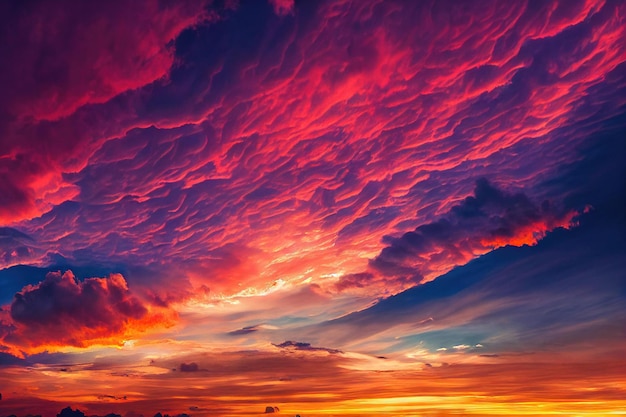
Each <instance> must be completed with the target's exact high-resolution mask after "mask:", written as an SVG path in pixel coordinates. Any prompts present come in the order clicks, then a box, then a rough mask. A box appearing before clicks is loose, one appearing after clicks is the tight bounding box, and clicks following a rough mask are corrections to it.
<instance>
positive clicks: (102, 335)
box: [2, 271, 176, 355]
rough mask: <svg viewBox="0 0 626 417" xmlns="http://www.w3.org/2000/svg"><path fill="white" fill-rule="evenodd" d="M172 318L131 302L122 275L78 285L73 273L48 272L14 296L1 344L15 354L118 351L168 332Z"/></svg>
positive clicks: (160, 310)
mask: <svg viewBox="0 0 626 417" xmlns="http://www.w3.org/2000/svg"><path fill="white" fill-rule="evenodd" d="M175 318H176V314H175V313H174V312H172V311H169V310H166V309H164V308H159V307H156V306H154V305H148V304H146V303H143V302H142V301H141V300H139V299H138V298H137V297H136V296H134V295H133V294H132V293H131V292H130V290H129V289H128V286H127V284H126V280H125V279H124V277H123V276H122V275H120V274H111V275H109V276H108V277H106V278H87V279H85V280H84V281H78V280H77V279H76V277H74V274H73V273H72V272H71V271H66V272H65V273H63V274H61V272H50V273H48V275H47V276H46V279H45V280H44V281H42V282H40V283H39V284H36V285H28V286H26V287H24V289H23V290H22V291H20V292H19V293H17V294H15V297H14V300H13V302H12V303H11V305H10V309H9V317H8V320H7V318H5V320H6V321H7V323H4V324H3V326H2V328H3V329H4V332H3V333H4V334H3V337H2V342H3V343H4V344H5V345H6V346H7V347H8V349H9V350H10V352H12V353H13V354H17V355H20V352H25V353H29V354H30V353H36V352H42V351H46V350H48V351H55V350H62V349H63V348H64V347H79V348H84V347H88V346H92V345H117V346H120V345H122V344H123V343H124V341H125V340H126V339H128V338H132V337H133V336H136V335H138V334H140V333H142V332H144V331H146V330H148V329H151V328H155V327H164V326H165V327H167V326H171V325H172V324H173V323H174V320H175Z"/></svg>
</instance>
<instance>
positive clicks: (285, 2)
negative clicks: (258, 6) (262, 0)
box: [269, 0, 294, 16]
mask: <svg viewBox="0 0 626 417" xmlns="http://www.w3.org/2000/svg"><path fill="white" fill-rule="evenodd" d="M269 2H270V4H271V5H272V7H273V8H274V13H276V14H277V15H279V16H285V15H288V14H291V13H293V10H294V0H269Z"/></svg>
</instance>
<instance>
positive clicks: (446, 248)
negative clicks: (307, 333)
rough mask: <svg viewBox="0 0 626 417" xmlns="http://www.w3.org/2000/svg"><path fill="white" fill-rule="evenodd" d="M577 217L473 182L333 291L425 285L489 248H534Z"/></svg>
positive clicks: (485, 183) (482, 182) (389, 239)
mask: <svg viewBox="0 0 626 417" xmlns="http://www.w3.org/2000/svg"><path fill="white" fill-rule="evenodd" d="M577 214H578V213H577V212H575V211H572V210H564V209H561V208H558V207H556V206H555V205H554V204H552V203H550V202H549V201H547V200H546V201H543V202H542V203H541V204H538V203H535V202H534V201H532V200H531V199H530V198H529V197H528V196H526V195H525V194H523V193H521V192H518V193H509V192H506V191H503V190H501V189H499V188H496V187H495V186H493V185H492V184H491V183H489V181H488V180H486V179H484V178H482V179H479V180H478V181H477V182H476V187H475V189H474V195H472V196H469V197H466V198H465V199H464V200H462V201H461V202H460V203H458V204H456V205H454V206H452V208H451V209H450V210H449V211H448V212H447V213H446V214H444V215H443V216H442V217H441V218H439V219H438V220H437V221H434V222H432V223H427V224H423V225H420V226H418V227H417V228H416V229H415V230H413V231H411V232H407V233H404V234H403V235H401V236H400V237H393V236H385V237H384V238H383V242H384V243H385V244H387V246H385V247H384V248H383V249H382V251H381V252H380V254H379V255H378V256H376V257H375V258H374V259H372V260H371V261H370V263H369V266H370V268H371V271H370V272H363V273H359V274H349V275H346V276H344V277H342V279H341V280H340V281H339V282H338V283H337V284H336V288H337V289H338V290H340V291H341V290H345V289H349V288H367V287H369V286H372V285H376V286H379V285H385V286H395V287H400V288H402V287H405V288H406V287H408V286H410V285H414V284H417V283H420V282H425V281H430V280H432V279H434V278H435V277H437V276H439V275H441V274H442V273H444V272H447V271H448V270H450V269H451V267H453V266H455V265H462V264H464V263H466V262H467V261H469V260H471V259H473V258H475V257H477V256H479V255H482V254H485V253H487V252H489V251H491V250H493V249H496V248H499V247H502V246H507V245H512V246H522V245H534V244H536V243H537V242H538V241H539V240H540V239H541V238H543V237H544V236H545V235H546V233H547V232H549V231H551V230H554V229H555V228H557V227H565V228H568V227H570V226H572V225H573V224H574V223H573V218H574V217H575V216H576V215H577Z"/></svg>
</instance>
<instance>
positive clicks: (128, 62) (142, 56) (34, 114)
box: [0, 0, 208, 221]
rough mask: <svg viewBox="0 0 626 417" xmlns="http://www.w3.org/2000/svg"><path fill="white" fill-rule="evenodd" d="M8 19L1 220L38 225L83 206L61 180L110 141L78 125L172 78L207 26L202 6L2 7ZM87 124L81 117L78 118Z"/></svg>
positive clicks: (0, 117)
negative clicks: (64, 207) (95, 109)
mask: <svg viewBox="0 0 626 417" xmlns="http://www.w3.org/2000/svg"><path fill="white" fill-rule="evenodd" d="M1 7H2V10H1V12H0V16H2V17H1V18H0V19H1V26H2V27H3V30H2V31H1V32H0V38H1V39H2V43H3V44H4V45H6V47H5V48H3V49H2V51H1V52H0V60H2V61H3V62H6V63H10V65H3V66H2V69H0V80H1V81H0V89H1V90H2V91H4V94H3V96H2V98H0V135H1V136H2V139H0V146H1V147H2V149H3V155H2V156H3V158H2V159H0V179H1V181H0V219H1V220H2V221H14V220H22V219H28V218H32V217H34V216H38V215H40V214H42V213H43V212H45V211H47V210H49V209H50V208H51V207H52V206H54V205H55V204H59V203H61V202H63V201H66V200H69V199H71V198H73V197H76V195H77V194H78V190H77V188H76V187H75V186H74V185H73V184H71V183H68V182H66V181H65V180H64V178H63V175H62V173H63V172H68V171H72V170H74V169H76V168H78V167H80V166H83V165H84V164H85V162H86V159H85V158H88V156H89V154H90V152H92V151H93V150H94V149H96V148H97V143H99V142H101V140H102V138H97V137H94V136H93V133H94V132H93V131H91V132H90V129H89V128H88V126H87V125H86V124H84V123H82V122H81V121H80V120H71V121H70V120H64V119H67V118H71V117H76V114H77V112H79V113H80V110H81V109H84V108H85V107H88V106H90V105H97V104H102V103H106V102H108V101H110V100H112V99H113V98H115V97H117V96H119V95H122V94H123V93H126V92H129V91H133V90H135V89H138V88H141V87H143V86H146V85H149V84H151V83H153V82H155V81H157V80H159V79H163V78H165V77H166V76H167V75H168V73H169V70H170V68H171V67H172V65H173V64H174V62H175V57H174V53H173V48H172V41H173V40H174V39H175V38H176V37H177V36H178V35H179V33H181V32H182V31H183V30H184V29H185V28H187V27H189V26H193V25H194V24H196V23H199V22H201V21H204V20H206V19H207V18H208V16H207V13H205V11H204V7H205V2H204V1H197V2H193V1H184V2H176V3H172V4H165V3H151V4H132V5H129V4H125V3H124V2H121V1H112V2H107V3H106V4H95V3H94V4H81V3H75V2H72V1H67V0H63V1H60V2H58V3H56V4H55V7H53V8H50V7H49V5H48V4H46V2H43V1H34V2H31V3H29V4H28V5H25V4H19V5H18V4H16V5H12V6H10V5H6V4H5V5H3V6H1ZM78 119H80V117H78Z"/></svg>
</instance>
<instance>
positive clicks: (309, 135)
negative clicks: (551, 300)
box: [0, 1, 625, 293]
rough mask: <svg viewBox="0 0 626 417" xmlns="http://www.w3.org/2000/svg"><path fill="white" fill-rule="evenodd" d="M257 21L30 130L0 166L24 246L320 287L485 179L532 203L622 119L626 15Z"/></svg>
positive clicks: (411, 9)
mask: <svg viewBox="0 0 626 417" xmlns="http://www.w3.org/2000/svg"><path fill="white" fill-rule="evenodd" d="M304 6H305V5H304V4H303V5H302V7H304ZM535 6H536V7H535ZM94 7H95V6H94ZM246 7H247V6H246V5H242V6H241V8H240V10H238V11H237V12H236V13H233V14H232V15H229V16H230V18H232V20H231V21H225V22H223V25H220V26H219V28H210V29H206V28H200V29H198V30H195V31H189V32H185V36H183V37H182V40H180V39H179V40H180V41H177V42H176V45H177V47H178V49H177V50H176V62H177V64H176V65H174V67H173V69H172V72H171V73H170V74H169V78H168V79H167V81H165V80H162V81H157V82H154V83H152V84H150V85H149V86H147V87H144V88H140V87H138V88H136V89H135V90H133V91H130V92H128V93H126V94H122V95H118V96H116V98H115V99H112V100H110V101H109V102H107V103H104V104H102V105H97V106H96V105H93V106H83V107H81V108H80V109H79V110H78V111H76V112H75V113H74V114H73V115H72V116H71V117H67V118H64V119H62V120H59V121H57V122H49V123H39V124H38V125H37V129H35V128H33V129H31V130H27V133H28V134H27V135H24V137H25V138H26V140H27V141H33V140H34V139H32V138H35V137H41V138H43V139H41V140H40V141H37V142H33V143H36V144H37V145H40V146H39V147H36V146H34V145H33V146H28V147H27V148H28V149H29V150H31V151H32V152H31V153H28V152H21V153H20V156H19V158H18V157H15V158H13V159H11V158H8V159H6V160H0V165H2V164H5V165H6V170H5V171H6V174H5V175H6V176H7V178H8V180H7V181H5V182H4V183H3V182H2V181H0V184H3V185H0V187H2V186H5V187H7V193H6V195H7V196H8V195H11V194H10V192H13V193H14V194H15V196H16V197H15V198H9V197H6V201H4V200H3V198H4V197H3V195H4V194H2V193H0V210H3V209H4V210H5V213H4V215H5V219H10V220H15V219H22V218H25V217H32V216H34V215H37V214H41V212H43V211H44V210H43V209H41V208H40V207H39V206H37V203H36V202H38V201H40V202H42V205H43V204H47V206H46V207H48V208H53V211H52V212H50V213H49V214H48V215H45V216H43V217H41V218H36V219H34V220H32V221H30V222H23V223H22V224H20V225H19V228H20V230H24V231H25V232H27V233H28V234H32V235H33V236H34V238H36V239H37V241H38V242H40V241H41V242H46V244H47V245H48V248H47V249H48V250H49V251H51V252H57V253H59V254H61V255H62V256H64V257H66V258H67V259H70V260H71V259H72V258H76V257H79V256H83V257H84V258H83V259H81V261H83V262H91V261H97V262H119V263H121V264H129V263H133V264H135V265H149V266H154V267H155V269H158V270H163V268H162V267H163V266H164V264H168V263H169V264H172V265H176V268H180V273H177V276H182V277H183V279H184V278H186V277H189V276H190V275H194V276H195V277H197V278H198V281H203V282H202V283H204V284H206V285H208V286H210V287H211V288H212V289H213V290H217V291H222V290H223V292H226V293H236V292H239V291H241V290H245V289H246V287H248V286H254V287H256V288H266V286H267V285H268V284H271V282H272V281H273V280H276V279H277V277H281V279H283V280H285V281H294V282H303V281H306V280H316V282H321V281H322V280H324V279H326V278H324V277H331V276H332V277H336V276H338V275H342V274H350V273H355V272H359V271H362V270H363V266H364V264H366V263H367V260H368V259H370V258H372V257H374V256H376V254H377V253H379V252H380V250H381V244H380V242H381V238H382V237H383V236H385V235H397V234H398V233H401V232H402V231H405V230H411V229H414V228H416V227H417V226H419V225H421V224H426V223H429V222H434V221H435V220H436V219H437V218H439V217H441V215H442V214H443V213H446V212H447V211H448V210H449V208H450V207H452V206H453V205H454V204H456V203H457V200H456V199H457V196H459V195H467V194H469V193H470V191H471V188H472V182H473V179H474V178H478V177H482V176H486V177H489V178H496V179H497V180H498V181H499V183H500V184H502V185H503V186H509V185H510V186H511V187H512V188H519V189H529V190H531V191H532V192H533V193H534V192H535V191H536V190H535V186H536V185H537V184H538V183H540V182H542V181H544V180H545V179H546V178H550V176H551V175H552V174H554V173H555V172H557V170H558V169H559V168H560V167H562V166H563V165H566V164H568V163H570V162H572V161H573V160H574V159H575V158H577V157H578V155H576V149H577V147H578V145H579V144H580V143H581V141H582V140H584V139H585V138H587V137H590V136H592V135H594V133H595V132H597V130H598V129H602V128H603V127H602V120H604V119H606V118H610V117H612V116H614V115H615V114H616V112H617V111H619V110H618V109H620V108H621V107H620V106H623V104H624V103H623V99H621V98H619V97H617V95H616V94H615V93H614V92H615V91H619V89H620V88H621V85H622V84H623V77H622V76H621V75H620V67H619V65H620V63H621V62H623V61H624V51H625V49H624V45H623V43H622V42H619V40H620V39H621V38H623V36H621V35H623V28H624V25H623V16H624V15H625V14H624V6H623V5H621V4H619V3H617V2H602V1H578V2H575V3H572V2H569V1H568V2H565V1H562V2H558V1H546V2H540V3H538V4H537V5H534V6H533V7H530V6H528V5H526V4H525V3H523V2H515V3H514V4H508V3H507V4H504V3H502V2H497V1H494V2H484V4H482V6H481V7H480V8H478V9H475V8H472V7H469V6H468V5H466V4H465V3H463V2H452V3H451V4H448V3H445V2H431V3H429V2H392V1H353V2H348V1H345V2H340V1H337V2H328V3H324V2H320V3H316V4H315V5H314V6H310V8H309V9H307V13H306V14H304V13H303V14H299V13H295V14H294V16H293V18H289V19H282V20H281V23H280V25H278V26H274V24H275V23H276V21H277V19H276V18H275V17H274V16H272V15H271V12H270V11H268V10H266V12H268V13H267V14H268V15H269V17H270V18H271V22H269V23H268V22H266V21H264V20H263V19H258V16H256V15H254V16H244V19H243V20H238V19H239V18H240V13H255V12H256V11H258V10H255V9H253V8H248V9H247V8H246ZM266 9H267V8H266ZM247 18H251V19H250V20H245V19H247ZM242 21H244V22H246V23H245V24H246V25H247V26H246V27H247V29H249V33H251V34H255V36H246V35H244V34H242V32H241V31H240V30H239V29H240V28H239V26H238V25H241V23H242ZM270 26H271V27H270ZM246 34H248V32H247V31H246ZM256 34H258V36H256ZM232 51H238V53H231V52H232ZM589 120H594V121H597V123H596V122H594V123H589V122H588V121H589ZM12 139H13V141H14V142H15V143H18V139H21V137H18V136H17V135H16V136H14V137H13V138H12ZM2 140H5V139H4V137H2V136H0V141H2ZM35 149H37V151H36V152H35V151H34V150H35ZM18 153H19V152H18ZM48 153H49V154H50V155H48ZM60 155H64V156H63V157H61V156H60ZM61 160H62V161H63V164H61V162H60V161H61ZM7 161H8V162H7ZM61 165H63V166H61ZM50 166H52V167H54V168H49V167H50ZM0 168H2V167H0ZM50 169H52V171H49V170H50ZM50 172H52V174H54V175H52V177H51V178H52V179H50V180H47V179H46V178H47V177H46V175H47V174H49V173H50ZM0 173H4V172H3V171H1V169H0ZM62 174H63V175H62ZM55 178H56V179H55ZM44 179H46V180H45V181H44ZM42 184H43V185H42ZM63 186H65V188H64V187H63ZM44 194H49V195H51V196H54V198H42V197H41V196H42V195H44ZM68 195H73V196H74V197H72V198H71V199H72V200H74V202H72V203H67V204H64V205H59V202H61V201H64V199H67V196H68ZM540 198H543V197H540ZM551 198H552V199H554V200H555V201H560V200H561V199H562V198H563V190H562V189H561V190H557V191H556V192H555V193H554V194H553V195H552V196H551ZM3 203H4V204H3ZM29 207H30V208H33V210H31V211H29ZM1 215H2V213H1V212H0V216H1ZM544 229H545V228H544V226H542V225H541V224H530V223H529V226H528V229H527V231H526V232H524V233H521V229H516V230H518V232H519V233H518V234H517V235H516V239H521V240H517V242H518V243H519V242H522V241H529V239H531V238H533V236H532V235H533V233H536V232H541V231H542V230H544ZM546 230H547V229H546ZM482 239H483V243H482V244H483V245H484V246H485V247H495V246H498V245H501V244H504V242H505V241H507V242H514V240H510V239H509V240H507V239H508V238H505V239H504V240H502V239H501V238H500V236H498V235H493V236H492V235H489V236H482ZM87 258H88V259H87ZM459 259H461V258H459ZM441 265H443V261H441ZM453 265H454V263H451V264H449V265H448V266H447V267H452V266H453ZM447 267H446V268H447ZM442 268H443V266H442ZM444 269H445V268H444ZM329 279H331V280H332V279H333V278H329ZM358 279H359V276H358V275H354V276H353V277H352V280H353V281H355V282H356V281H358ZM318 280H319V281H318ZM409 281H410V280H409Z"/></svg>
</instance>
